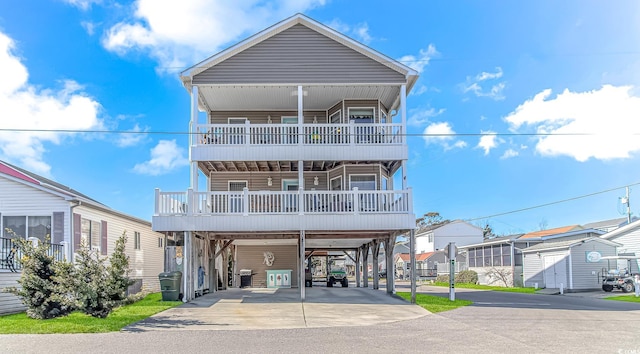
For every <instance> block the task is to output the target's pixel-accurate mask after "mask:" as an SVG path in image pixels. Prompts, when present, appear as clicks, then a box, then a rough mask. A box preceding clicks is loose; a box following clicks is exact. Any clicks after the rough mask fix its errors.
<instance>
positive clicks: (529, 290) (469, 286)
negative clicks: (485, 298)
mask: <svg viewBox="0 0 640 354" xmlns="http://www.w3.org/2000/svg"><path fill="white" fill-rule="evenodd" d="M425 285H434V286H444V287H447V288H448V287H449V283H433V284H425ZM456 288H462V289H478V290H491V291H502V292H507V293H523V294H535V292H536V289H534V288H519V287H513V288H505V287H502V286H490V285H479V284H469V283H456Z"/></svg>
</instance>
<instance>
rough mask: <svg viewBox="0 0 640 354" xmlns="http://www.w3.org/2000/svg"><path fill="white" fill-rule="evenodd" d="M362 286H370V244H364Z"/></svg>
mask: <svg viewBox="0 0 640 354" xmlns="http://www.w3.org/2000/svg"><path fill="white" fill-rule="evenodd" d="M362 287H363V288H368V287H369V244H368V243H367V244H366V245H364V246H362Z"/></svg>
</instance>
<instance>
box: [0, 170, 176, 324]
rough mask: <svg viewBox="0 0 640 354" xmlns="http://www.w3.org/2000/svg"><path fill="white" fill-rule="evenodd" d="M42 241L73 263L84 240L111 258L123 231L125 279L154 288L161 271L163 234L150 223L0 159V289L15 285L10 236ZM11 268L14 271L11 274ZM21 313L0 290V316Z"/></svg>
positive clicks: (17, 274) (16, 302) (17, 273)
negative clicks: (127, 276)
mask: <svg viewBox="0 0 640 354" xmlns="http://www.w3.org/2000/svg"><path fill="white" fill-rule="evenodd" d="M6 229H11V230H12V231H14V232H15V233H16V234H17V235H18V236H19V237H25V238H29V239H32V240H33V239H37V240H38V242H44V241H45V239H46V237H47V236H49V237H50V242H51V246H50V248H51V252H52V254H54V255H55V256H56V257H57V258H58V259H61V260H62V259H73V254H74V252H75V251H76V250H78V249H79V247H80V243H81V242H85V243H86V244H87V245H89V247H91V249H94V250H96V251H97V252H99V253H100V254H101V255H103V256H108V255H110V254H111V253H112V252H113V250H114V247H115V241H116V239H117V238H118V237H120V236H121V235H122V233H123V232H124V231H126V232H127V236H128V242H127V245H126V252H127V255H128V256H129V263H130V267H131V273H130V276H131V277H132V278H134V279H137V280H138V281H137V285H138V287H139V286H143V287H145V288H148V289H150V290H155V291H158V290H159V284H158V274H159V273H160V272H162V271H163V245H164V235H163V234H160V233H157V232H154V231H152V230H151V224H150V223H149V222H148V221H144V220H141V219H138V218H135V217H132V216H129V215H126V214H123V213H120V212H118V211H116V210H113V209H110V208H109V207H107V206H105V205H104V204H101V203H100V202H98V201H96V200H94V199H91V198H90V197H88V196H86V195H84V194H82V193H80V192H78V191H75V190H73V189H71V188H69V187H67V186H64V185H62V184H59V183H57V182H54V181H52V180H50V179H47V178H44V177H42V176H39V175H36V174H34V173H31V172H29V171H26V170H24V169H21V168H19V167H16V166H13V165H11V164H9V163H6V162H3V161H0V230H2V234H1V235H2V238H1V243H0V257H1V258H2V260H3V262H0V287H8V286H14V285H17V283H16V280H17V279H19V278H20V274H21V268H20V264H19V263H18V262H15V259H16V258H19V257H20V255H17V257H16V258H14V262H13V263H12V264H13V265H14V266H15V267H10V263H8V262H7V261H6V257H7V255H8V253H9V251H10V250H11V249H12V248H13V247H14V246H13V237H14V236H13V234H11V233H9V232H8V231H7V230H6ZM13 270H15V272H14V271H13ZM21 310H24V307H23V306H22V303H21V302H20V300H19V299H18V298H17V297H15V296H13V295H11V294H7V293H2V292H0V314H2V313H11V312H17V311H21Z"/></svg>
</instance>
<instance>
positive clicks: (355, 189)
mask: <svg viewBox="0 0 640 354" xmlns="http://www.w3.org/2000/svg"><path fill="white" fill-rule="evenodd" d="M359 194H360V193H359V192H358V187H353V213H354V214H356V215H357V214H360V195H359Z"/></svg>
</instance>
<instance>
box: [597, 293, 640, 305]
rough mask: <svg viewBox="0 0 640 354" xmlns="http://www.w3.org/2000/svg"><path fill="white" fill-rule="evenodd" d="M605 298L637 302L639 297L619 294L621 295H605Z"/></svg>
mask: <svg viewBox="0 0 640 354" xmlns="http://www.w3.org/2000/svg"><path fill="white" fill-rule="evenodd" d="M604 299H605V300H613V301H624V302H639V303H640V297H636V296H635V295H621V296H609V297H605V298H604Z"/></svg>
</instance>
